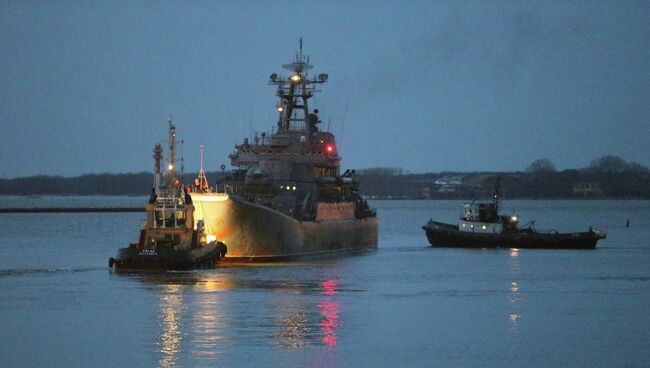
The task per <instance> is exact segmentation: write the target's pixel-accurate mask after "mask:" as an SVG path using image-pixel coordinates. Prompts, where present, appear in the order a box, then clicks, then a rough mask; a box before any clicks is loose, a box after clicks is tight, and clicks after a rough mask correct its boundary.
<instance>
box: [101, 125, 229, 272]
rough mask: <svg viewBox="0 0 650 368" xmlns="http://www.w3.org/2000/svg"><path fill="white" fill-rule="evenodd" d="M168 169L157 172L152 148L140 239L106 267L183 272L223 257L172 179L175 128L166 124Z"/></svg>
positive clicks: (187, 197)
mask: <svg viewBox="0 0 650 368" xmlns="http://www.w3.org/2000/svg"><path fill="white" fill-rule="evenodd" d="M168 134H169V166H168V171H167V174H166V175H163V174H162V172H161V168H160V166H161V161H162V148H161V145H160V144H157V145H156V146H155V148H154V159H155V173H154V188H153V190H152V193H151V197H150V199H149V203H147V205H146V207H145V209H146V212H147V217H146V220H145V221H144V223H143V226H142V229H141V230H140V238H139V240H138V241H137V242H135V243H131V244H130V245H129V246H128V247H127V248H121V249H119V250H118V252H117V256H116V257H115V258H113V257H111V258H110V259H109V260H108V267H109V268H113V267H115V270H116V271H118V272H124V271H144V270H186V269H193V268H203V267H206V268H207V267H214V266H215V265H216V262H217V260H219V259H220V258H222V257H223V256H224V255H225V254H226V251H227V249H226V246H225V245H224V244H223V243H221V242H219V241H217V240H216V238H214V237H213V236H210V235H208V234H207V233H206V232H205V227H204V226H203V223H202V222H201V221H197V222H196V226H195V222H194V205H193V204H192V197H191V196H190V195H189V193H188V192H187V191H186V190H185V188H184V187H183V185H182V184H181V183H180V180H179V179H178V178H176V175H175V172H176V162H175V161H176V145H177V143H178V141H177V140H176V128H175V126H174V125H173V124H172V122H171V120H170V121H169V133H168Z"/></svg>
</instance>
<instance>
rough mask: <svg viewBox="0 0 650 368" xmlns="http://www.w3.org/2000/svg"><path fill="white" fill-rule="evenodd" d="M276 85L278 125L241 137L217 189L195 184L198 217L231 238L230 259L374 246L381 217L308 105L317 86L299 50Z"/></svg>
mask: <svg viewBox="0 0 650 368" xmlns="http://www.w3.org/2000/svg"><path fill="white" fill-rule="evenodd" d="M284 68H286V69H288V70H289V71H290V75H289V76H288V77H282V76H278V75H277V74H271V76H270V81H269V84H272V85H275V86H277V92H276V94H277V96H278V97H279V103H278V104H277V106H276V110H277V112H278V121H277V127H276V128H275V130H274V131H273V132H272V133H271V134H269V135H267V134H265V133H262V134H261V135H259V136H257V135H256V136H255V138H254V139H253V141H252V142H250V141H249V140H248V139H244V141H243V143H241V144H238V145H236V146H235V148H236V151H235V152H234V153H232V154H231V155H230V159H231V163H232V166H233V171H232V175H230V176H228V177H225V178H224V179H223V180H222V183H221V184H220V186H221V188H219V186H217V188H218V189H219V190H218V191H217V192H211V191H210V190H208V191H204V190H200V191H195V192H192V194H191V195H192V200H193V202H194V203H195V205H196V214H195V218H196V219H200V220H202V221H203V222H204V223H205V229H206V231H207V233H208V234H210V235H213V236H215V237H216V238H217V239H219V240H220V241H222V242H224V243H225V244H226V245H227V246H228V254H227V255H226V257H225V260H237V261H274V260H285V259H291V258H295V257H304V256H322V255H328V254H334V253H344V252H351V251H356V250H363V249H373V248H377V237H378V220H377V217H376V215H375V211H374V210H372V209H370V208H369V207H368V204H367V202H366V201H365V200H364V199H363V198H362V197H361V195H360V194H359V190H358V184H357V182H355V180H354V178H353V174H354V171H352V170H347V171H345V172H344V173H343V174H340V170H339V165H340V161H341V157H340V156H339V153H338V150H337V146H336V141H335V138H334V135H333V134H332V133H330V132H327V131H322V130H321V129H320V128H319V123H320V118H319V116H318V110H311V111H310V110H309V108H308V102H309V99H310V98H311V97H312V96H313V95H314V93H315V92H317V90H316V88H315V87H316V86H317V85H319V84H323V83H325V82H327V79H328V75H327V74H319V75H318V76H317V77H314V78H311V77H310V76H309V75H308V70H309V69H311V68H312V66H311V65H310V64H309V59H308V58H306V57H305V56H303V55H302V40H301V42H300V52H299V53H298V54H297V55H296V59H295V61H294V62H292V63H290V64H286V65H284Z"/></svg>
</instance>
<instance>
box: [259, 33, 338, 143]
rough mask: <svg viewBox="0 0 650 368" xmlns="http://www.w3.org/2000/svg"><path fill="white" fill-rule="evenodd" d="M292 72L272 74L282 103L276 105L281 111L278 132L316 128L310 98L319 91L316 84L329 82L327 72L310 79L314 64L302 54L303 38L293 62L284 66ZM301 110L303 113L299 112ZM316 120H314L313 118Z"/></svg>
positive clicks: (273, 82) (270, 79)
mask: <svg viewBox="0 0 650 368" xmlns="http://www.w3.org/2000/svg"><path fill="white" fill-rule="evenodd" d="M282 67H283V68H285V69H288V70H290V71H291V72H292V74H291V76H290V77H288V78H284V77H282V76H278V75H277V74H276V73H273V74H271V76H270V78H269V84H274V85H277V86H278V90H277V92H276V95H277V96H278V97H279V98H280V103H279V104H278V105H277V106H276V109H277V110H278V113H279V118H278V133H282V132H286V131H289V130H305V129H309V130H311V129H312V128H315V124H317V123H318V121H317V120H318V119H317V118H316V117H314V118H312V117H311V116H312V115H310V114H309V107H308V100H309V98H310V97H312V96H313V95H314V92H317V90H316V88H315V86H314V85H316V84H319V83H325V82H327V78H328V75H327V74H319V75H318V78H313V79H311V80H310V79H309V78H308V73H307V70H309V69H311V68H312V67H313V66H312V65H311V64H309V57H305V56H304V55H303V54H302V38H300V51H299V52H298V53H296V59H295V61H294V62H293V63H291V64H285V65H283V66H282ZM298 111H300V112H301V114H297V112H298ZM314 119H315V120H316V121H312V120H314ZM292 122H296V123H299V122H303V124H292ZM312 125H313V126H312Z"/></svg>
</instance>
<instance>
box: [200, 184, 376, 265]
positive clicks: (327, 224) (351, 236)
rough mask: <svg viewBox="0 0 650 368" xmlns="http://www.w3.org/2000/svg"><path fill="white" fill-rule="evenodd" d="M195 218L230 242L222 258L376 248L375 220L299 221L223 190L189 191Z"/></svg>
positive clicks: (312, 254)
mask: <svg viewBox="0 0 650 368" xmlns="http://www.w3.org/2000/svg"><path fill="white" fill-rule="evenodd" d="M192 201H193V202H194V204H195V206H196V209H195V211H196V212H195V217H194V218H195V221H199V220H203V221H204V224H205V228H206V232H207V233H208V234H211V235H214V236H215V237H216V238H217V239H218V240H219V241H221V242H223V243H225V244H226V245H227V246H228V254H227V255H226V257H224V259H223V260H224V261H257V262H265V261H280V260H288V259H295V258H302V257H322V256H328V255H334V254H337V253H348V252H354V251H360V250H365V249H376V248H377V239H378V220H377V218H376V217H369V218H363V219H341V220H328V221H298V220H296V219H294V218H293V217H290V216H287V215H285V214H283V213H281V212H278V211H276V210H273V209H271V208H268V207H264V206H260V205H257V204H254V203H251V202H248V201H246V200H244V199H243V198H241V197H239V196H237V195H228V194H222V193H211V194H198V193H193V194H192Z"/></svg>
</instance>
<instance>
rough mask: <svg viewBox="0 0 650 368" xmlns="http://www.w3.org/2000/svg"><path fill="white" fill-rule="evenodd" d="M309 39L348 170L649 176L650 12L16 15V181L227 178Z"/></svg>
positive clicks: (209, 9)
mask: <svg viewBox="0 0 650 368" xmlns="http://www.w3.org/2000/svg"><path fill="white" fill-rule="evenodd" d="M300 37H302V38H303V42H304V53H305V54H307V55H309V56H310V59H311V63H312V64H314V69H313V70H312V72H311V75H317V74H319V73H328V74H329V83H327V84H325V85H324V86H323V87H322V92H321V93H320V94H319V95H318V96H317V97H315V98H314V99H313V101H312V105H311V107H312V108H318V109H319V110H320V111H321V114H320V115H321V120H322V121H323V126H322V128H326V127H327V125H328V124H329V125H330V127H331V130H332V131H333V133H334V134H336V136H337V140H338V144H339V151H340V152H341V154H342V156H343V161H342V168H343V169H347V168H356V169H361V168H366V167H378V166H391V167H402V168H404V169H405V170H408V171H411V172H437V171H443V170H454V171H501V170H503V171H514V170H523V169H525V168H526V166H528V165H529V164H530V163H531V162H532V161H534V160H535V159H538V158H548V159H550V160H551V161H552V162H553V163H555V165H556V166H557V167H558V169H566V168H580V167H585V166H588V165H589V163H590V161H591V160H593V159H594V158H597V157H600V156H603V155H607V154H613V155H618V156H621V157H622V158H624V159H625V160H628V161H635V162H639V163H641V164H643V165H646V166H650V2H648V1H638V2H625V1H606V2H599V1H557V2H554V1H545V2H528V1H506V2H500V1H477V2H471V1H386V2H382V1H314V2H310V1H286V2H280V1H241V2H240V1H210V2H203V1H175V2H168V1H106V2H99V1H1V2H0V85H1V86H2V88H0V128H1V129H2V131H1V134H0V155H1V157H2V159H1V161H0V176H1V177H3V178H12V177H21V176H31V175H38V174H46V175H63V176H74V175H79V174H85V173H104V172H111V173H125V172H139V171H152V170H153V159H152V149H153V146H154V144H155V143H156V142H161V141H162V140H163V138H164V137H165V135H166V130H167V120H168V117H169V116H170V115H173V118H174V121H175V123H176V126H177V130H178V136H179V137H181V138H183V139H184V141H185V144H184V145H183V148H182V149H181V154H182V155H183V156H184V158H185V171H186V172H191V171H197V170H198V167H199V145H200V144H205V146H206V157H205V162H206V169H207V170H210V171H214V170H217V168H218V167H219V165H221V164H226V165H227V166H228V167H229V166H230V162H229V160H228V158H227V156H228V154H229V153H230V152H232V151H233V149H234V145H235V143H239V142H241V140H242V139H243V138H244V137H246V136H250V135H252V133H253V132H256V131H257V132H262V131H268V130H270V129H271V127H273V126H274V124H275V122H276V121H277V113H276V112H275V110H274V107H275V104H276V103H277V98H276V97H275V88H274V86H270V85H268V84H267V82H268V77H269V75H270V74H271V73H280V74H284V75H286V74H287V71H286V70H284V69H282V67H281V65H282V64H285V63H288V62H290V61H291V60H292V58H293V57H294V56H295V53H296V51H297V50H298V39H299V38H300Z"/></svg>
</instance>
